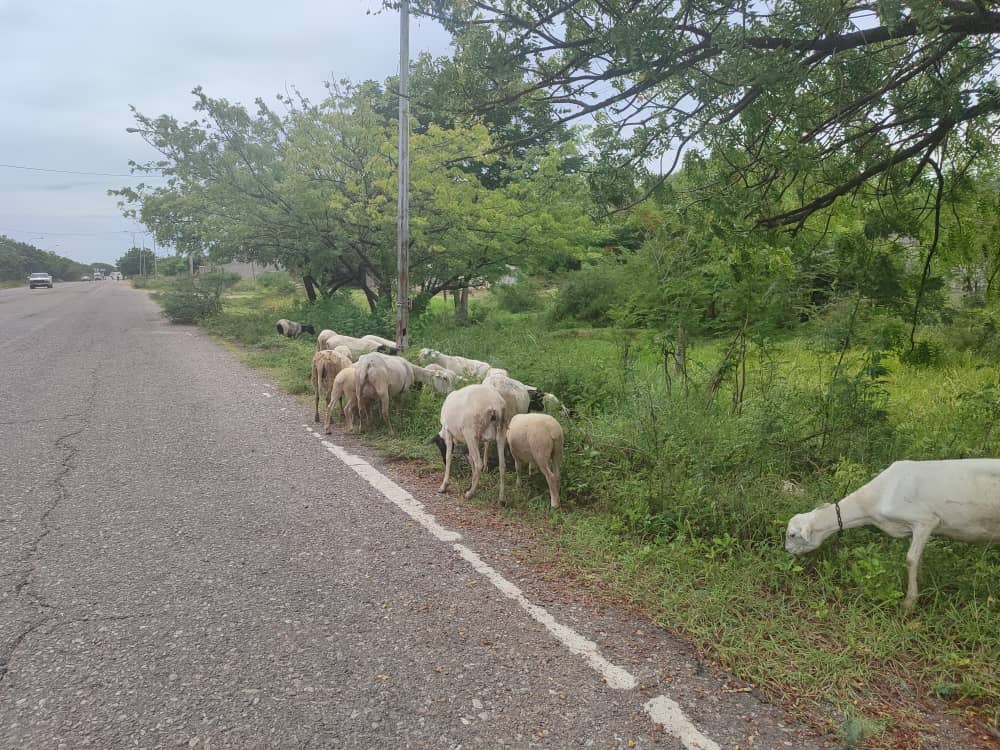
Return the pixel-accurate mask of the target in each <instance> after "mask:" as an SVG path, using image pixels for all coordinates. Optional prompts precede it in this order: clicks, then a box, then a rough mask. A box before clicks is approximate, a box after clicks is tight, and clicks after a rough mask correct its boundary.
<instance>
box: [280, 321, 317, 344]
mask: <svg viewBox="0 0 1000 750" xmlns="http://www.w3.org/2000/svg"><path fill="white" fill-rule="evenodd" d="M278 333H280V334H281V335H282V336H287V337H288V338H290V339H294V338H297V337H299V336H301V335H302V334H303V333H316V329H315V328H313V327H312V324H310V323H297V322H295V321H294V320H286V319H285V318H282V319H281V320H279V321H278Z"/></svg>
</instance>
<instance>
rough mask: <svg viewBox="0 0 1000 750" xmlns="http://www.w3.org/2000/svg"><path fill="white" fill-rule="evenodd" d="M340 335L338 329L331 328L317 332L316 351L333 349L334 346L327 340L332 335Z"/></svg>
mask: <svg viewBox="0 0 1000 750" xmlns="http://www.w3.org/2000/svg"><path fill="white" fill-rule="evenodd" d="M337 335H339V334H338V333H337V332H336V331H334V330H332V329H330V328H324V329H323V330H322V331H320V332H319V333H317V334H316V351H318V352H319V351H322V350H323V349H332V348H333V347H332V346H327V345H326V340H327V339H328V338H330V337H331V336H337Z"/></svg>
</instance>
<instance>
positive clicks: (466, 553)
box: [454, 544, 639, 690]
mask: <svg viewBox="0 0 1000 750" xmlns="http://www.w3.org/2000/svg"><path fill="white" fill-rule="evenodd" d="M454 546H455V549H456V550H457V551H458V553H459V554H460V555H461V556H462V557H464V558H465V559H466V560H467V561H468V562H469V563H471V565H472V567H473V568H475V569H476V570H478V571H479V572H480V573H482V574H483V575H484V576H486V578H487V579H488V580H489V581H490V582H491V583H492V584H493V585H494V586H496V587H497V588H498V589H500V591H501V593H503V595H504V596H506V597H508V598H510V599H513V600H514V601H515V602H517V603H518V604H520V605H521V607H522V608H523V609H524V610H525V611H526V612H527V613H528V614H529V615H531V616H532V617H533V618H534V619H535V620H537V621H538V622H540V623H541V624H542V625H544V626H545V627H546V629H547V630H548V631H549V632H550V633H552V635H553V636H555V638H556V639H557V640H558V641H561V642H562V644H563V645H564V646H566V648H568V649H569V650H570V652H572V653H574V654H578V655H580V656H582V657H583V658H584V659H586V660H587V663H588V664H590V666H591V667H592V668H593V669H594V671H596V672H598V673H599V674H600V675H601V676H603V677H604V680H605V682H607V684H608V687H612V688H614V689H615V690H631V689H632V688H634V687H635V686H636V685H638V684H639V681H638V680H636V679H635V677H633V676H632V675H631V674H629V673H628V672H627V671H626V670H625V669H622V668H621V667H618V666H615V665H614V664H612V663H611V662H609V661H608V660H607V659H605V658H604V657H603V656H601V654H600V652H598V650H597V644H596V643H594V642H593V641H590V640H587V639H586V638H584V637H583V636H582V635H580V634H579V633H577V632H576V631H575V630H573V628H570V627H567V626H565V625H563V624H562V623H559V622H557V621H556V618H554V617H553V616H552V615H551V614H549V612H548V611H547V610H546V609H545V608H544V607H539V606H538V605H537V604H532V603H531V602H529V601H528V600H527V599H525V597H524V595H523V594H522V593H521V590H520V589H519V588H518V587H517V586H515V585H514V584H513V583H511V582H510V581H508V580H507V579H506V578H504V577H503V576H502V575H500V574H499V573H497V572H496V571H495V570H494V569H493V568H491V567H490V566H489V565H487V564H486V563H484V562H483V561H482V558H480V557H479V555H477V554H476V553H475V552H473V551H472V550H470V549H469V548H468V547H465V546H463V545H461V544H456V545H454Z"/></svg>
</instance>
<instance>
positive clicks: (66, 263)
mask: <svg viewBox="0 0 1000 750" xmlns="http://www.w3.org/2000/svg"><path fill="white" fill-rule="evenodd" d="M35 272H46V273H50V274H52V277H53V278H55V279H59V280H62V281H76V280H78V279H79V278H80V277H81V276H82V275H84V274H89V273H90V266H87V265H84V264H83V263H78V262H76V261H75V260H71V259H69V258H64V257H62V256H61V255H56V254H55V253H53V252H50V251H48V250H42V249H41V248H38V247H35V246H34V245H29V244H28V243H26V242H18V241H17V240H13V239H11V238H9V237H5V236H3V235H0V281H24V280H25V279H27V278H28V275H29V274H32V273H35Z"/></svg>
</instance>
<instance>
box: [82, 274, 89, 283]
mask: <svg viewBox="0 0 1000 750" xmlns="http://www.w3.org/2000/svg"><path fill="white" fill-rule="evenodd" d="M80 281H90V276H89V275H88V274H84V275H83V276H81V277H80Z"/></svg>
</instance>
